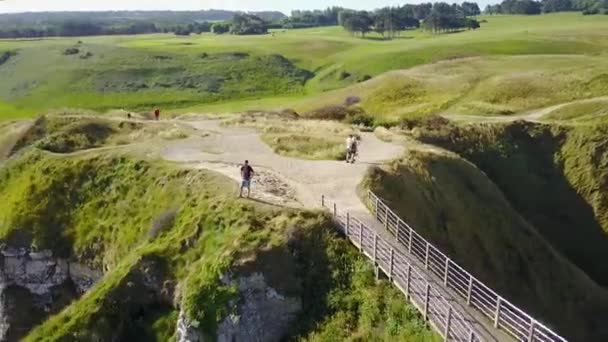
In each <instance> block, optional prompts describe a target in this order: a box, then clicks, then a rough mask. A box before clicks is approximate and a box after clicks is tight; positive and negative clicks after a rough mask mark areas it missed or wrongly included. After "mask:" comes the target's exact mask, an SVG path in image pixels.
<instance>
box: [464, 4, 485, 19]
mask: <svg viewBox="0 0 608 342" xmlns="http://www.w3.org/2000/svg"><path fill="white" fill-rule="evenodd" d="M461 6H462V11H463V12H464V15H465V16H466V17H474V16H477V15H480V14H481V10H480V9H479V6H478V5H477V3H476V2H466V1H465V2H463V3H462V5H461Z"/></svg>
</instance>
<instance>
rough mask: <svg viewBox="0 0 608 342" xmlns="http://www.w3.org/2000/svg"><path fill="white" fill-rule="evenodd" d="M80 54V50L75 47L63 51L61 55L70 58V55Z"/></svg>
mask: <svg viewBox="0 0 608 342" xmlns="http://www.w3.org/2000/svg"><path fill="white" fill-rule="evenodd" d="M79 53H80V50H78V49H77V48H75V47H71V48H67V49H65V50H64V51H63V54H64V55H66V56H70V55H77V54H79Z"/></svg>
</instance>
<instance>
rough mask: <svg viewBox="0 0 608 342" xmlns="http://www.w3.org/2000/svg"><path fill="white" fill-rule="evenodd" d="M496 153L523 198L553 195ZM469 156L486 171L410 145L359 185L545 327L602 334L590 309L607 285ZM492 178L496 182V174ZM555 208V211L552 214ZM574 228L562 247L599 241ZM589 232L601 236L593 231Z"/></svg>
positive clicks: (601, 306) (577, 334)
mask: <svg viewBox="0 0 608 342" xmlns="http://www.w3.org/2000/svg"><path fill="white" fill-rule="evenodd" d="M473 137H474V135H471V138H473ZM467 146H471V145H467ZM478 146H479V147H481V148H483V147H484V146H486V145H484V144H480V145H478ZM471 148H475V145H473V146H471ZM503 153H506V152H503ZM480 158H481V156H480ZM489 158H490V157H487V159H489ZM498 158H500V157H499V156H496V157H495V158H494V164H493V165H495V169H498V168H501V167H502V168H503V169H502V174H504V175H505V177H508V175H511V176H510V177H511V178H510V179H512V180H513V183H515V182H516V180H515V179H516V178H515V177H519V178H517V181H518V182H519V183H518V185H517V186H518V187H517V189H524V187H526V186H528V187H529V188H528V190H529V191H528V192H527V194H528V196H529V197H532V198H533V199H531V201H533V200H536V199H538V197H541V196H547V200H550V199H549V197H551V198H554V199H555V200H556V201H559V200H560V199H556V198H555V197H556V195H557V194H555V193H550V192H548V191H546V190H548V188H543V189H539V188H538V186H541V187H542V184H544V182H543V181H542V180H539V179H537V180H536V181H537V187H532V186H530V183H529V182H527V181H528V180H530V179H526V178H525V177H522V175H523V173H522V172H523V171H524V170H525V168H526V164H525V163H524V160H520V159H519V158H518V157H517V156H511V157H510V158H509V160H510V161H511V162H510V163H508V167H507V166H506V164H507V161H506V160H505V164H503V163H499V162H498V161H497V160H496V159H498ZM472 160H474V161H475V162H477V163H478V164H479V165H480V167H481V168H482V170H483V171H486V172H488V175H489V176H490V177H492V178H490V177H488V176H487V175H486V173H484V172H482V170H479V169H478V168H476V167H475V166H474V165H472V164H471V163H469V162H468V161H466V160H465V159H463V158H461V157H459V156H456V155H453V154H447V153H445V154H436V153H432V152H422V151H417V150H415V149H414V150H412V151H410V152H409V153H407V154H406V155H405V156H404V157H403V158H401V159H400V160H397V161H395V162H393V163H390V164H389V165H387V166H383V167H381V168H375V169H372V170H371V171H370V173H369V175H368V176H367V177H366V179H365V180H364V182H363V184H362V188H363V189H371V190H373V191H374V192H375V193H376V194H378V195H379V196H380V197H381V198H383V199H385V200H386V201H387V203H388V205H389V207H391V208H392V209H394V210H396V212H397V213H398V214H399V215H400V216H401V217H402V218H403V219H405V220H406V221H407V222H408V223H409V224H410V225H411V226H412V227H414V228H415V229H416V230H417V231H418V232H419V233H420V234H421V235H422V236H423V237H425V238H426V239H428V240H430V241H432V242H433V244H434V245H436V246H438V247H439V248H440V249H441V250H442V251H444V252H446V253H447V254H448V255H449V256H450V257H452V258H453V259H454V260H455V261H456V262H458V263H459V264H460V265H462V266H463V267H465V268H466V269H467V270H468V271H470V272H471V273H472V274H474V275H475V276H476V277H478V279H480V280H481V281H483V282H484V283H486V284H488V285H489V286H490V287H492V288H493V289H494V290H496V291H497V292H498V293H500V294H501V295H502V296H505V297H506V298H507V299H509V300H510V301H512V302H514V303H516V304H517V305H518V306H519V307H521V308H522V309H524V310H525V311H526V312H528V313H530V314H532V315H533V316H534V317H537V318H539V319H541V320H542V321H543V322H545V323H548V324H549V326H550V327H551V328H552V329H554V330H556V331H557V332H559V333H561V334H563V335H564V336H566V337H567V338H570V339H572V340H581V341H584V340H602V339H604V338H606V336H608V335H607V334H608V331H606V330H605V329H600V328H598V327H599V326H600V325H601V323H600V322H601V321H602V320H605V318H606V317H605V316H603V315H600V316H598V314H599V313H600V312H608V311H607V308H608V292H606V290H605V289H604V288H603V287H601V286H599V285H597V284H596V283H595V282H594V281H592V280H591V279H590V278H589V277H588V276H587V275H586V274H584V273H583V272H582V271H581V270H580V269H578V268H577V267H575V266H574V265H573V264H572V263H571V262H570V261H569V260H567V259H566V258H564V257H563V256H562V254H561V253H560V252H558V251H556V249H554V247H552V246H551V245H550V244H549V243H548V242H547V240H546V239H545V235H546V234H548V233H545V232H543V233H541V234H539V233H538V232H537V230H536V229H539V228H540V227H537V226H533V225H532V224H530V223H529V222H530V221H526V220H524V219H523V218H522V216H521V215H520V213H519V212H517V211H516V210H515V209H513V208H514V207H515V208H517V209H520V206H519V205H518V203H515V202H510V201H508V200H507V199H512V195H513V192H514V191H517V190H512V191H510V192H509V189H507V188H503V189H504V191H505V192H506V194H507V198H505V195H503V193H502V191H501V189H499V187H497V186H496V185H495V184H494V182H492V179H497V178H494V177H493V176H494V174H493V173H491V172H490V171H489V170H488V169H487V168H484V166H485V164H484V163H482V162H481V161H480V160H479V159H478V158H476V159H472ZM520 168H522V172H520ZM539 171H540V170H539ZM497 183H498V184H501V182H500V180H497ZM511 185H512V183H511ZM542 190H545V191H544V192H541V191H542ZM535 193H537V194H536V195H534V194H535ZM510 195H511V196H510ZM511 203H513V206H512V204H511ZM535 203H537V202H535ZM542 207H543V204H542V201H541V202H540V203H539V204H538V205H537V206H536V208H538V210H540V211H542V210H543V209H542ZM578 209H579V208H578V207H569V206H567V205H565V206H563V207H560V208H554V209H553V210H554V211H553V212H552V214H553V216H552V217H555V218H556V220H559V219H564V217H563V216H567V215H569V214H568V213H571V212H573V211H574V210H578ZM556 212H560V213H563V214H562V215H560V216H559V217H556V216H555V213H556ZM523 214H524V217H526V218H528V217H529V216H528V215H526V213H525V212H523ZM573 214H574V213H573ZM535 223H536V222H535ZM548 228H549V227H548ZM552 228H555V229H556V230H557V229H558V227H552ZM574 230H576V232H575V231H574ZM581 230H582V227H581V226H579V225H574V226H571V227H570V229H569V230H568V232H563V233H565V234H567V237H568V239H569V241H570V246H571V247H572V248H578V249H579V250H580V251H583V250H584V251H587V253H592V252H591V246H594V247H593V248H594V250H595V251H597V249H596V248H595V246H598V243H599V242H595V241H592V240H589V239H586V240H585V241H584V242H583V240H584V236H587V237H589V236H588V235H584V234H583V233H582V232H581ZM594 236H595V238H597V239H602V238H604V237H603V235H602V234H601V233H599V232H596V234H595V235H594ZM548 240H549V241H551V242H553V240H551V239H548ZM575 241H576V242H575ZM593 253H595V252H593ZM595 255H596V257H597V254H595ZM599 259H601V258H599ZM595 260H598V259H597V258H595Z"/></svg>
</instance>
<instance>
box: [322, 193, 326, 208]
mask: <svg viewBox="0 0 608 342" xmlns="http://www.w3.org/2000/svg"><path fill="white" fill-rule="evenodd" d="M321 207H322V208H325V195H321Z"/></svg>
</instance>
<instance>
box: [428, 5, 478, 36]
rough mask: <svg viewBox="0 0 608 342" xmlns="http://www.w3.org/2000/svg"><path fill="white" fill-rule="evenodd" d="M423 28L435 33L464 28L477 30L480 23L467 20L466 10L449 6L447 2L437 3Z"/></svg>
mask: <svg viewBox="0 0 608 342" xmlns="http://www.w3.org/2000/svg"><path fill="white" fill-rule="evenodd" d="M469 20H471V21H469ZM423 27H424V29H426V30H428V31H432V32H434V33H437V32H446V31H447V32H452V31H456V30H462V29H464V28H475V29H476V28H478V27H479V22H477V21H476V20H473V19H467V18H466V17H465V15H464V10H463V9H462V7H460V6H459V5H457V4H454V5H449V4H447V3H445V2H437V3H435V4H433V9H432V10H431V13H430V14H429V15H428V16H427V17H426V18H425V19H424V23H423Z"/></svg>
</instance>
